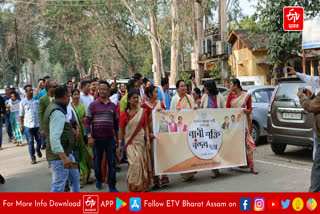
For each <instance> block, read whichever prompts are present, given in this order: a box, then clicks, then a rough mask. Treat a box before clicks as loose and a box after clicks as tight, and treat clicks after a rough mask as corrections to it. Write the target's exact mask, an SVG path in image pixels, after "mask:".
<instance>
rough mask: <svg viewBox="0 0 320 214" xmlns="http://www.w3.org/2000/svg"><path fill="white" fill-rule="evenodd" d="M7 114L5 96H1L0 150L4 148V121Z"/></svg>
mask: <svg viewBox="0 0 320 214" xmlns="http://www.w3.org/2000/svg"><path fill="white" fill-rule="evenodd" d="M5 114H6V106H5V104H4V99H3V97H1V96H0V151H1V150H2V123H3V119H4V115H5Z"/></svg>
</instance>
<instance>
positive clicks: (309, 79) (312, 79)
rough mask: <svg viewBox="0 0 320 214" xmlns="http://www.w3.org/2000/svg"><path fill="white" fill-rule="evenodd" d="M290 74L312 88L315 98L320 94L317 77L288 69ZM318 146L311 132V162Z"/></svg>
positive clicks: (315, 136) (319, 69)
mask: <svg viewBox="0 0 320 214" xmlns="http://www.w3.org/2000/svg"><path fill="white" fill-rule="evenodd" d="M289 68H290V72H289V73H288V74H290V75H296V76H297V77H299V78H300V79H301V80H302V81H304V82H305V83H307V84H309V85H311V86H312V88H313V90H314V95H315V96H317V95H318V93H319V92H320V84H319V76H310V75H307V74H303V73H299V72H296V71H295V70H294V68H293V67H289ZM319 72H320V60H319V62H318V73H319ZM318 144H319V141H318V138H317V135H316V133H315V132H313V160H314V159H315V155H316V150H317V145H318Z"/></svg>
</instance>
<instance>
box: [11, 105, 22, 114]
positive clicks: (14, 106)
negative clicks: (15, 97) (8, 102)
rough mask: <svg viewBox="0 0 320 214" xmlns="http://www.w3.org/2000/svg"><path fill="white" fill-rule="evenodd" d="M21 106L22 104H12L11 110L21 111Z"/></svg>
mask: <svg viewBox="0 0 320 214" xmlns="http://www.w3.org/2000/svg"><path fill="white" fill-rule="evenodd" d="M19 107H20V104H19V103H18V104H14V105H12V106H10V111H11V112H19Z"/></svg>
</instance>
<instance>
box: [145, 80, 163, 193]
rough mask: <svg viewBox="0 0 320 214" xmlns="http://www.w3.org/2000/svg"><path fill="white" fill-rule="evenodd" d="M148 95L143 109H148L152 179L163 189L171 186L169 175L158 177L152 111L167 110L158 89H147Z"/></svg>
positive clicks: (156, 186)
mask: <svg viewBox="0 0 320 214" xmlns="http://www.w3.org/2000/svg"><path fill="white" fill-rule="evenodd" d="M146 95H147V97H148V100H147V101H146V103H144V104H143V105H142V106H141V107H142V108H144V109H146V111H147V117H148V127H149V132H150V145H151V149H150V157H151V166H152V177H153V184H154V188H159V187H163V186H166V185H168V184H169V178H168V176H167V175H162V176H156V175H155V169H154V139H155V136H154V133H153V121H152V110H157V111H161V110H167V109H166V107H165V106H164V104H163V103H162V102H160V101H159V100H158V88H157V87H155V86H153V85H151V86H149V87H148V88H146Z"/></svg>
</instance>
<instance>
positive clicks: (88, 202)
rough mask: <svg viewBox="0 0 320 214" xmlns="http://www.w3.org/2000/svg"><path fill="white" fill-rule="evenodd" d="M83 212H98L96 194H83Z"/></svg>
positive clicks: (97, 197)
mask: <svg viewBox="0 0 320 214" xmlns="http://www.w3.org/2000/svg"><path fill="white" fill-rule="evenodd" d="M83 212H84V213H98V212H99V196H98V195H84V196H83Z"/></svg>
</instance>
